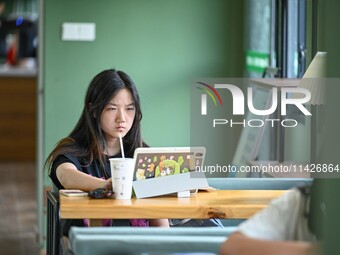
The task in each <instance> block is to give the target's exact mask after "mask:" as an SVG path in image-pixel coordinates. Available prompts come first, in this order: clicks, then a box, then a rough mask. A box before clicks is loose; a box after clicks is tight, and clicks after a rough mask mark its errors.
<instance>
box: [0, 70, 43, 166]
mask: <svg viewBox="0 0 340 255" xmlns="http://www.w3.org/2000/svg"><path fill="white" fill-rule="evenodd" d="M36 94H37V90H36V78H28V77H0V162H6V161H7V162H9V161H35V155H36V119H37V117H36V113H37V107H36V104H37V103H36V102H37V100H36V99H37V95H36Z"/></svg>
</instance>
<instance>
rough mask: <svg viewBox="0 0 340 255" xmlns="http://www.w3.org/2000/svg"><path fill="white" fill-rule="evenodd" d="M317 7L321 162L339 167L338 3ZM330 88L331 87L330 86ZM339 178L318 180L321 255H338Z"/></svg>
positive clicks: (334, 0)
mask: <svg viewBox="0 0 340 255" xmlns="http://www.w3.org/2000/svg"><path fill="white" fill-rule="evenodd" d="M319 4H320V19H319V20H320V24H319V26H320V33H319V36H318V43H319V45H320V50H323V51H327V53H328V54H327V72H328V77H330V78H331V79H329V82H328V83H327V85H328V87H327V90H326V96H327V97H326V112H325V136H324V139H323V143H324V148H323V150H322V154H321V158H320V159H321V160H322V162H325V163H327V164H329V163H333V164H339V165H340V156H339V155H340V136H339V130H340V118H339V107H340V105H339V96H340V86H339V84H340V82H339V81H340V80H339V77H340V72H339V70H340V67H339V59H340V47H339V45H340V27H339V24H340V16H339V9H340V2H339V1H338V0H323V1H319ZM329 84H331V85H329ZM339 177H340V174H339V173H337V175H336V178H332V179H323V180H321V181H320V180H319V181H318V182H321V184H322V185H323V186H322V188H321V190H322V191H323V192H322V195H323V197H322V199H323V200H324V201H325V205H326V217H325V225H324V227H325V229H324V236H325V237H324V245H323V247H324V254H325V255H333V254H340V243H339V236H340V221H339V215H340V199H339V195H340V179H339Z"/></svg>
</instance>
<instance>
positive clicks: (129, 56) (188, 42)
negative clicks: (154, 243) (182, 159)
mask: <svg viewBox="0 0 340 255" xmlns="http://www.w3.org/2000/svg"><path fill="white" fill-rule="evenodd" d="M43 13H44V17H43V19H44V34H43V42H44V54H43V59H44V66H43V72H44V80H43V83H44V153H45V156H47V154H48V153H49V152H50V151H51V149H52V148H53V146H54V145H55V143H56V142H57V141H58V140H59V139H60V138H62V137H64V136H66V135H67V134H68V133H69V132H70V131H71V129H72V128H73V126H74V125H75V123H76V121H77V120H78V117H79V115H80V111H81V109H82V105H83V98H84V94H85V90H86V88H87V86H88V83H89V81H90V79H91V78H92V77H93V76H94V75H95V74H97V73H98V72H99V71H101V70H103V69H106V68H112V67H115V68H117V69H121V70H124V71H126V72H127V73H129V74H130V75H131V76H132V78H133V79H134V80H135V82H136V84H137V86H138V89H139V92H140V95H141V100H142V110H143V113H144V117H143V121H142V128H143V134H144V135H143V136H144V139H145V141H146V142H147V143H149V144H150V145H151V146H188V145H189V143H190V133H189V132H190V123H189V122H190V109H189V100H190V96H189V86H190V85H191V82H192V81H193V79H194V78H197V77H226V76H234V77H237V76H240V75H241V74H242V60H243V57H242V47H243V42H242V26H243V25H242V3H240V2H239V3H238V2H237V1H232V0H230V1H226V0H213V1H211V0H185V1H182V0H174V1H165V0H163V1H159V0H143V1H137V0H127V1H121V0H120V1H118V0H116V1H115V0H101V1H92V0H73V1H67V0H58V1H55V0H46V1H44V10H43ZM63 22H94V23H95V24H96V40H95V41H94V42H70V41H61V39H60V38H61V36H60V35H61V25H62V23H63ZM231 139H232V140H231V143H230V144H231V146H230V148H227V151H226V155H230V156H228V157H230V159H231V158H232V156H233V152H234V149H235V148H234V146H235V145H236V143H237V139H238V133H237V132H236V134H234V135H233V137H231Z"/></svg>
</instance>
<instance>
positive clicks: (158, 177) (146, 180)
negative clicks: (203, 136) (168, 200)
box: [133, 147, 209, 198]
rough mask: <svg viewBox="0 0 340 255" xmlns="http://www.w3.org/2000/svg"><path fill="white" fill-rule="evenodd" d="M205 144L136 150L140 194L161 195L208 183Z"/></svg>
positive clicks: (136, 187)
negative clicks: (202, 169)
mask: <svg viewBox="0 0 340 255" xmlns="http://www.w3.org/2000/svg"><path fill="white" fill-rule="evenodd" d="M205 154H206V149H205V147H150V148H138V149H136V150H135V153H134V159H135V167H134V176H133V180H134V182H133V188H134V192H135V195H136V197H137V198H145V197H153V196H160V195H165V194H171V193H180V192H185V191H191V193H194V192H197V189H199V188H206V187H208V186H209V185H208V182H207V180H206V178H205V174H204V173H202V172H200V171H199V170H200V169H201V167H202V166H203V164H204V159H205Z"/></svg>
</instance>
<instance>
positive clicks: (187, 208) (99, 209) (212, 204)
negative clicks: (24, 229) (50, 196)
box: [60, 190, 286, 219]
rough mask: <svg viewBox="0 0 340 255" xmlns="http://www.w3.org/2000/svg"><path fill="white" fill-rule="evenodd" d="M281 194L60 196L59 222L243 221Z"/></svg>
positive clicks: (280, 191)
mask: <svg viewBox="0 0 340 255" xmlns="http://www.w3.org/2000/svg"><path fill="white" fill-rule="evenodd" d="M284 192H286V191H283V190H213V191H200V192H198V193H197V194H195V195H192V196H191V197H189V198H177V197H175V196H162V197H154V198H144V199H131V200H115V199H91V198H88V197H66V196H64V195H60V217H61V219H84V218H88V219H131V218H146V219H159V218H173V219H175V218H179V219H184V218H192V219H207V218H223V219H246V218H249V217H250V216H252V215H253V214H255V213H256V212H258V211H259V210H261V209H263V208H265V207H266V206H267V205H268V204H269V202H270V201H271V200H272V199H274V198H277V197H279V196H280V195H282V194H283V193H284Z"/></svg>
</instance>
